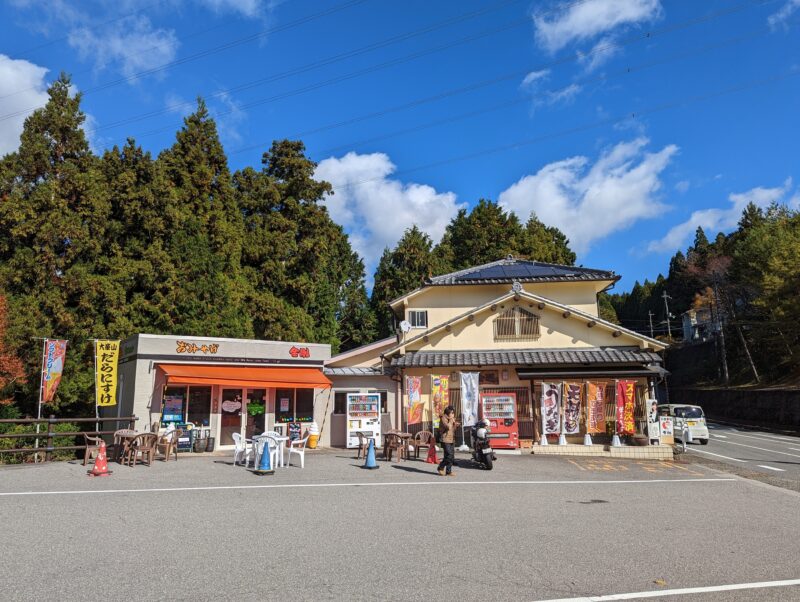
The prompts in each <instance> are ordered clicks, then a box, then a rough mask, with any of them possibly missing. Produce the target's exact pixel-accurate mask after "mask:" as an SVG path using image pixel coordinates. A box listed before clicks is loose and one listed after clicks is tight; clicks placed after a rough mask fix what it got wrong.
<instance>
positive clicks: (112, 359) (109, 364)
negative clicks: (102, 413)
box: [94, 341, 119, 407]
mask: <svg viewBox="0 0 800 602" xmlns="http://www.w3.org/2000/svg"><path fill="white" fill-rule="evenodd" d="M94 345H95V347H94V357H95V394H96V399H97V405H98V407H105V406H115V405H117V363H118V361H119V341H95V342H94Z"/></svg>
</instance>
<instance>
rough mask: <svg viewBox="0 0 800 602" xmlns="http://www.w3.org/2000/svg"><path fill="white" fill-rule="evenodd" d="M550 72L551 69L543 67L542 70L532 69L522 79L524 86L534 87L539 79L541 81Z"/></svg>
mask: <svg viewBox="0 0 800 602" xmlns="http://www.w3.org/2000/svg"><path fill="white" fill-rule="evenodd" d="M549 74H550V69H542V70H541V71H531V72H530V73H528V75H526V76H525V78H524V79H523V80H522V87H523V88H530V87H534V84H535V83H536V82H537V81H539V80H540V79H542V78H543V77H547V76H548V75H549Z"/></svg>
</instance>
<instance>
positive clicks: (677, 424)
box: [658, 403, 708, 445]
mask: <svg viewBox="0 0 800 602" xmlns="http://www.w3.org/2000/svg"><path fill="white" fill-rule="evenodd" d="M658 413H659V414H660V415H662V416H663V415H665V414H666V415H668V416H671V417H672V426H673V430H674V433H675V439H680V440H683V426H684V424H686V426H688V427H689V432H690V433H691V435H692V440H693V441H700V444H701V445H707V444H708V426H707V425H706V416H705V414H703V408H701V407H700V406H690V405H686V404H684V403H670V404H667V405H660V406H658Z"/></svg>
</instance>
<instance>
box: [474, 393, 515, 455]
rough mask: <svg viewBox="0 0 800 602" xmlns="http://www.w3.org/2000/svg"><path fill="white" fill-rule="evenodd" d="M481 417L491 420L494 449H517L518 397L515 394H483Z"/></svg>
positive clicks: (491, 436) (490, 442) (491, 442)
mask: <svg viewBox="0 0 800 602" xmlns="http://www.w3.org/2000/svg"><path fill="white" fill-rule="evenodd" d="M481 417H482V418H484V419H487V420H489V425H490V428H491V433H490V434H489V444H490V445H491V446H492V449H517V448H518V447H519V426H518V424H517V396H516V394H515V393H481Z"/></svg>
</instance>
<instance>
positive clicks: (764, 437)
mask: <svg viewBox="0 0 800 602" xmlns="http://www.w3.org/2000/svg"><path fill="white" fill-rule="evenodd" d="M725 432H726V433H728V434H729V435H733V436H735V437H747V438H748V439H761V440H763V441H775V442H777V443H798V441H797V437H779V436H777V435H768V434H766V433H761V434H758V435H752V434H747V435H746V434H744V433H742V432H741V431H736V430H730V431H725Z"/></svg>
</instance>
